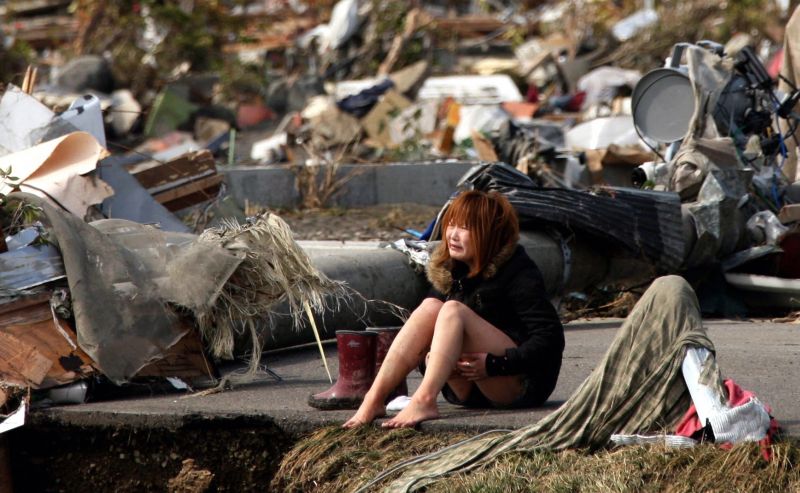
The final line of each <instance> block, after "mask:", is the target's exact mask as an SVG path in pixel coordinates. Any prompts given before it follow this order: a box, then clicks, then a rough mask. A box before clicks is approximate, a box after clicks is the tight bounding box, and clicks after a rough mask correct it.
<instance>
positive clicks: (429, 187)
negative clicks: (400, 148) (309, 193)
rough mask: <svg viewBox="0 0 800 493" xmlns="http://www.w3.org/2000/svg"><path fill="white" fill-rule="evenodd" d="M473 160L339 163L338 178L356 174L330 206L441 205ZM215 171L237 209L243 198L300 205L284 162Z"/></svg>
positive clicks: (282, 205) (267, 203)
mask: <svg viewBox="0 0 800 493" xmlns="http://www.w3.org/2000/svg"><path fill="white" fill-rule="evenodd" d="M475 164H477V163H476V162H472V161H441V162H439V161H434V162H425V163H391V164H348V165H343V166H342V167H341V170H340V176H347V174H348V173H355V174H354V175H353V176H352V178H351V179H350V180H349V181H348V182H347V185H346V186H345V189H344V190H343V191H342V192H341V193H340V194H339V195H337V196H336V197H334V199H333V200H332V202H331V204H330V205H336V206H340V207H363V206H368V205H375V204H399V203H417V204H425V205H442V204H443V203H444V202H446V201H447V199H448V198H449V197H450V195H451V194H452V193H453V192H454V191H455V190H456V184H457V183H458V180H459V179H460V178H461V177H462V176H463V175H464V174H465V173H466V172H467V171H468V170H469V169H470V168H471V167H472V166H474V165H475ZM218 170H219V172H221V173H224V174H225V177H226V183H227V184H228V186H229V187H230V193H231V195H232V196H233V197H234V199H235V200H236V203H237V205H239V206H240V207H244V204H245V200H247V201H248V202H249V203H251V204H258V205H262V206H266V207H273V208H289V207H295V206H297V205H298V204H299V203H300V194H299V193H298V191H297V189H296V187H295V175H294V174H293V173H292V171H291V170H290V169H289V168H288V167H286V166H232V167H226V166H222V167H220V168H218Z"/></svg>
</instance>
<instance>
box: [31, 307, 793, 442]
mask: <svg viewBox="0 0 800 493" xmlns="http://www.w3.org/2000/svg"><path fill="white" fill-rule="evenodd" d="M620 325H621V320H619V319H602V320H591V321H578V322H572V323H570V324H568V325H567V326H566V339H567V345H566V350H565V358H564V363H563V366H562V370H561V376H560V378H559V383H558V386H557V387H556V390H555V391H554V393H553V395H552V396H551V398H550V400H549V401H548V403H547V404H546V406H545V407H543V408H541V409H534V410H525V411H504V410H503V411H501V410H466V409H461V408H458V407H456V406H452V405H449V404H447V403H445V402H444V401H441V398H440V401H441V404H442V405H441V411H442V419H439V420H435V421H429V422H426V423H423V424H422V426H421V429H422V430H430V431H452V430H469V431H475V432H479V431H484V430H488V429H498V428H501V429H509V428H518V427H523V426H525V425H528V424H531V423H534V422H536V421H537V420H538V419H540V418H541V417H543V416H545V415H546V414H547V413H549V412H551V411H552V410H553V409H555V408H556V407H558V406H559V405H560V404H561V403H563V402H564V401H565V400H566V399H567V398H568V397H569V395H570V394H571V393H572V392H573V391H574V390H575V389H576V388H577V387H578V385H579V384H580V383H581V382H582V381H583V380H584V379H585V378H586V377H587V376H588V375H589V373H590V372H591V371H592V369H593V368H594V367H595V365H597V363H598V362H599V361H600V360H601V358H602V356H603V354H604V352H605V350H606V348H607V347H608V346H609V344H610V343H611V340H612V339H613V337H614V334H615V332H616V330H617V329H618V328H619V326H620ZM706 325H707V327H708V329H709V335H710V337H711V339H712V341H713V342H714V344H715V345H716V348H717V358H718V361H719V364H720V367H721V369H722V373H723V376H724V377H726V378H733V379H734V380H736V381H737V382H738V383H739V385H740V386H742V387H743V388H745V389H748V390H752V391H753V392H755V393H756V395H758V396H759V398H760V399H761V400H762V401H763V402H766V403H767V404H769V405H770V406H771V407H772V409H773V414H774V416H775V417H776V418H777V419H778V421H779V423H780V424H781V425H782V426H783V428H784V430H785V431H786V432H787V433H789V434H791V435H795V436H798V435H800V387H799V386H798V385H797V381H798V380H800V338H799V337H798V333H800V325H797V324H776V323H771V322H767V321H744V322H742V321H723V320H711V321H707V323H706ZM326 354H327V359H328V363H329V365H330V367H331V371H332V372H333V374H334V377H335V375H336V371H337V367H338V365H337V358H336V348H335V345H327V346H326ZM263 363H264V364H266V365H267V366H268V367H269V368H270V369H271V370H273V371H274V372H276V373H277V374H279V375H280V376H281V377H282V378H283V380H282V381H280V382H278V381H275V380H274V379H273V378H271V377H269V376H267V375H266V374H264V375H262V376H260V377H259V378H258V379H257V380H256V381H255V382H253V383H250V384H247V385H244V386H240V387H238V388H235V389H233V390H229V391H225V392H222V393H217V394H213V395H204V396H196V395H194V396H184V395H181V394H168V395H161V396H156V397H137V398H127V399H122V400H115V401H106V402H96V403H87V404H81V405H72V406H59V407H52V408H48V409H41V410H35V411H33V412H32V414H31V415H30V422H31V423H32V425H34V426H35V424H36V422H37V421H40V420H43V421H47V422H51V423H52V422H53V421H55V422H60V423H64V424H72V425H80V426H92V425H113V426H136V427H140V426H141V427H180V426H181V425H182V424H183V423H184V422H185V421H187V420H197V419H198V418H201V419H208V420H214V419H230V418H241V417H247V418H251V419H254V420H265V421H270V422H275V423H277V424H278V425H279V426H280V427H281V428H283V429H285V430H286V431H287V432H305V431H310V430H313V429H315V428H317V427H320V426H322V425H327V424H334V423H342V422H344V420H345V419H346V418H347V417H349V416H350V414H351V413H352V411H318V410H316V409H313V408H311V407H309V406H308V405H307V404H306V399H307V397H308V396H309V395H310V394H312V393H316V392H321V391H323V390H326V389H327V388H328V387H329V386H330V384H329V383H328V380H327V377H326V375H325V371H324V368H323V366H322V363H321V360H320V359H319V352H318V350H317V349H316V348H314V347H308V348H304V349H298V350H287V351H282V352H276V353H272V354H267V355H266V356H265V358H264V360H263ZM419 382H420V375H419V374H418V373H417V372H416V371H415V372H414V373H412V375H411V376H410V377H409V380H408V383H409V387H410V388H411V389H412V390H413V389H414V388H416V387H417V386H418V385H419Z"/></svg>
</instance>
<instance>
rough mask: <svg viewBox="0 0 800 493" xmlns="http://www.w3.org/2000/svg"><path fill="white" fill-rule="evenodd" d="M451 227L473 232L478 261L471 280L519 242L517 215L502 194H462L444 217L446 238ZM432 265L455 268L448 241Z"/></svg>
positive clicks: (432, 258) (443, 229)
mask: <svg viewBox="0 0 800 493" xmlns="http://www.w3.org/2000/svg"><path fill="white" fill-rule="evenodd" d="M448 225H455V226H460V227H464V228H466V229H467V230H469V232H470V236H471V238H472V243H473V245H474V248H475V257H476V262H475V266H474V267H473V268H472V270H470V272H469V277H473V276H476V275H478V274H479V273H480V272H481V271H482V270H483V269H484V267H486V265H487V264H488V263H489V262H490V261H491V260H492V259H494V258H495V257H496V256H497V254H498V253H500V250H502V249H503V248H504V247H505V246H506V245H509V244H516V243H517V241H518V240H519V219H518V218H517V212H516V211H515V210H514V207H513V206H512V205H511V203H510V202H509V201H508V199H507V198H506V197H505V196H504V195H502V194H500V193H498V192H482V191H479V190H470V191H468V192H462V193H461V194H460V195H459V196H458V197H456V199H455V200H453V202H452V203H451V204H450V207H448V208H447V210H446V211H445V213H444V216H443V217H442V221H441V232H442V236H444V232H445V231H446V229H447V226H448ZM431 262H433V264H434V265H436V266H442V265H445V266H447V267H450V266H451V259H450V251H449V249H448V248H447V242H446V241H442V242H441V243H440V244H439V246H438V247H437V248H436V250H435V251H434V252H433V255H432V256H431Z"/></svg>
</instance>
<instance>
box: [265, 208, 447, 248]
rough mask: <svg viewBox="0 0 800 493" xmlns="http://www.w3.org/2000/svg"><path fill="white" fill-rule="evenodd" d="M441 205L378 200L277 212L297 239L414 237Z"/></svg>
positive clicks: (388, 239) (394, 238)
mask: <svg viewBox="0 0 800 493" xmlns="http://www.w3.org/2000/svg"><path fill="white" fill-rule="evenodd" d="M440 209H441V207H439V206H431V205H422V204H380V205H374V206H369V207H358V208H349V209H344V208H339V207H332V208H328V209H294V210H277V211H274V212H276V213H277V214H278V215H279V216H280V217H281V218H283V220H285V221H286V222H287V223H288V224H289V226H290V227H291V228H292V232H293V233H294V235H295V239H297V240H336V241H346V240H359V241H368V240H380V241H394V240H397V239H400V238H413V236H412V235H411V234H409V233H407V232H404V230H406V229H413V230H416V231H419V232H422V231H424V230H425V228H426V227H427V226H428V224H429V223H430V222H431V221H433V220H434V219H435V218H436V215H437V214H438V213H439V210H440Z"/></svg>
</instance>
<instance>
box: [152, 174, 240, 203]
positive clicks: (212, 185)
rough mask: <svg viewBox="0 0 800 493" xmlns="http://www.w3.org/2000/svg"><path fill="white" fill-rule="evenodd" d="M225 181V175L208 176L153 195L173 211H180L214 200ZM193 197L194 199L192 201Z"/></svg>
mask: <svg viewBox="0 0 800 493" xmlns="http://www.w3.org/2000/svg"><path fill="white" fill-rule="evenodd" d="M224 179H225V177H224V176H223V175H214V176H208V177H206V178H201V179H199V180H195V181H192V182H189V183H187V184H185V185H182V186H180V187H177V188H173V189H171V190H167V191H164V192H161V193H159V194H156V195H153V198H154V199H156V201H157V202H158V203H160V204H163V205H164V206H165V207H166V208H167V209H169V210H171V211H175V210H179V209H182V208H184V207H188V206H189V205H192V204H197V203H200V202H204V201H206V200H209V199H212V198H214V197H215V196H216V195H217V191H218V190H219V185H220V183H222V181H223V180H224ZM193 195H194V197H193V199H190V197H191V196H193ZM180 199H190V200H180Z"/></svg>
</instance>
